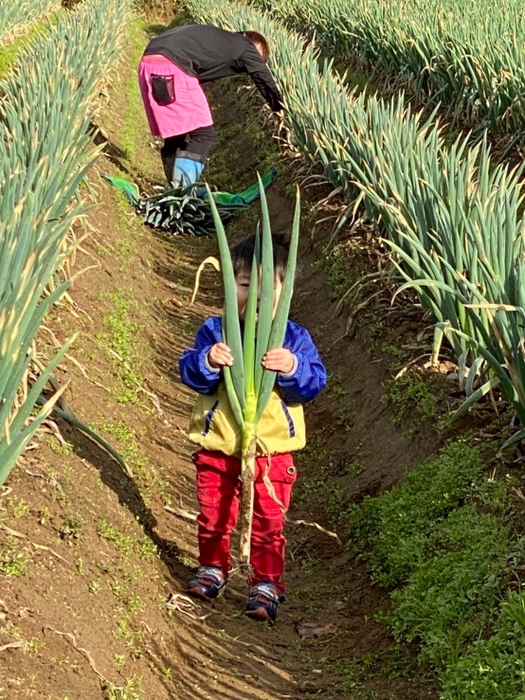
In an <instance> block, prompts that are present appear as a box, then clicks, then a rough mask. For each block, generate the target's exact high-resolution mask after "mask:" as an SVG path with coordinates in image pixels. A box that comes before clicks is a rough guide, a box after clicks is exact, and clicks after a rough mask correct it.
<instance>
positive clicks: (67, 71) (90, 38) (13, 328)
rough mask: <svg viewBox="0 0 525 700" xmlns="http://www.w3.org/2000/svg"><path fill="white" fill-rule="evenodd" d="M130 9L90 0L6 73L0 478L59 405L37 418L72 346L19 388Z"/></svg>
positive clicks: (0, 170)
mask: <svg viewBox="0 0 525 700" xmlns="http://www.w3.org/2000/svg"><path fill="white" fill-rule="evenodd" d="M128 11H129V5H127V3H122V2H118V3H117V2H116V0H112V1H111V2H109V3H108V2H104V3H102V2H100V0H98V1H97V0H87V2H85V3H83V4H82V6H81V7H80V8H79V9H78V10H77V11H76V12H74V13H69V14H65V15H64V17H62V18H61V19H60V20H59V22H58V23H57V24H56V25H53V26H51V25H50V26H49V27H48V29H47V31H46V32H44V33H43V34H40V35H39V36H38V37H36V38H35V39H34V40H33V42H32V44H31V45H30V46H29V47H28V48H27V49H26V50H25V52H24V53H23V54H22V55H21V57H20V60H19V63H18V65H17V67H16V70H15V71H13V72H12V73H11V74H10V75H9V76H8V77H7V78H5V79H4V80H3V81H1V82H0V93H2V95H3V98H2V101H1V103H0V190H1V191H2V201H1V203H0V395H1V396H2V404H1V406H0V484H1V483H3V481H4V480H5V479H6V478H7V475H8V474H9V471H10V469H11V468H12V466H13V464H14V463H15V461H16V459H17V458H18V456H19V455H20V453H21V452H22V450H23V449H24V446H25V444H26V443H27V442H28V440H29V439H30V438H31V436H32V435H33V434H34V432H35V430H36V429H37V428H38V425H39V424H40V423H41V421H42V420H44V419H45V417H46V416H47V415H48V414H49V412H50V411H51V409H52V404H53V401H49V402H48V403H47V404H46V405H45V406H44V407H43V408H42V409H41V410H40V412H39V413H38V414H37V416H36V417H33V418H31V414H32V411H33V407H34V406H35V404H36V402H37V399H38V398H39V395H40V392H41V391H42V389H43V387H44V386H45V384H46V382H47V380H48V378H49V376H50V375H51V373H52V371H53V370H54V368H55V367H56V365H57V364H58V362H59V361H60V359H61V358H62V357H63V354H64V353H65V351H66V349H67V345H66V346H64V347H63V348H62V349H61V350H60V351H59V352H58V353H57V355H55V357H54V358H53V359H52V361H51V363H50V364H49V366H48V367H47V368H46V369H45V370H44V371H43V372H41V374H40V376H39V378H38V379H37V380H36V382H35V383H34V384H33V385H32V387H31V388H30V389H29V391H25V390H22V388H24V389H25V387H24V384H25V383H26V381H27V372H28V368H29V365H30V363H31V357H32V345H33V342H34V339H35V336H36V333H37V331H38V327H39V325H40V323H41V322H42V319H43V318H44V316H45V314H46V313H47V312H48V310H49V309H50V307H51V305H52V304H53V303H54V302H55V301H56V300H57V299H59V298H60V297H61V296H62V294H63V293H64V292H65V291H66V289H67V287H68V285H69V283H68V281H67V280H66V279H65V275H64V274H63V273H62V272H60V269H61V267H62V265H63V262H64V259H65V257H66V255H67V252H68V244H67V241H66V237H67V233H68V230H69V228H70V227H71V225H72V223H73V222H74V221H75V219H76V218H77V217H78V216H79V215H80V214H81V213H82V212H83V210H84V208H83V205H82V202H81V201H80V200H76V199H73V197H74V195H75V193H76V191H77V189H78V186H79V185H80V183H81V182H82V180H83V179H84V177H85V175H86V173H87V171H88V169H89V168H90V167H91V165H92V164H93V162H94V160H95V159H96V157H97V150H96V149H94V148H93V144H92V138H91V135H90V119H91V116H92V108H91V100H92V99H93V94H94V92H95V90H96V88H97V83H98V81H99V80H100V78H101V76H102V75H104V74H105V72H106V70H107V68H108V66H109V64H110V63H111V61H112V60H114V59H115V58H116V56H117V55H118V50H119V37H120V36H121V29H122V28H123V27H124V26H125V25H126V22H127V19H128ZM52 279H53V280H55V281H53V285H52V286H51V289H50V290H48V291H49V293H48V294H47V296H44V290H45V289H46V286H48V285H49V283H50V281H51V280H52ZM56 280H58V283H56ZM28 421H30V422H29V423H28Z"/></svg>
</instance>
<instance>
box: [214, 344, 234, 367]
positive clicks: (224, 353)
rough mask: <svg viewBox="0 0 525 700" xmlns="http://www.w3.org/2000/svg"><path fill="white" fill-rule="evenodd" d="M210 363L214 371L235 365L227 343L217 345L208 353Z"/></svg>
mask: <svg viewBox="0 0 525 700" xmlns="http://www.w3.org/2000/svg"><path fill="white" fill-rule="evenodd" d="M208 362H209V363H210V365H211V366H212V367H213V368H214V369H219V367H224V365H228V366H229V367H231V365H233V356H232V353H231V350H230V348H229V347H228V346H227V345H226V343H215V345H212V346H211V348H210V350H209V352H208Z"/></svg>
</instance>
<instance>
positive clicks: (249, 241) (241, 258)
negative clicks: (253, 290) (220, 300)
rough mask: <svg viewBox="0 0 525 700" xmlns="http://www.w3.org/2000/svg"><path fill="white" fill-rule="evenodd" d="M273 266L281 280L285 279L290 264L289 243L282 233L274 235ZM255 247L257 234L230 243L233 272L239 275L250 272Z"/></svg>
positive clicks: (236, 275)
mask: <svg viewBox="0 0 525 700" xmlns="http://www.w3.org/2000/svg"><path fill="white" fill-rule="evenodd" d="M272 241H273V267H274V270H275V274H276V275H278V276H279V279H280V280H281V282H282V281H283V280H284V274H285V272H286V266H287V265H288V245H287V243H286V242H285V240H284V236H282V235H273V236H272ZM254 249H255V236H250V237H249V238H245V239H243V240H242V241H235V242H233V243H232V244H231V245H230V255H231V259H232V264H233V274H234V275H235V277H238V276H239V275H240V274H241V273H243V272H247V273H248V274H249V273H250V271H251V269H252V263H253V252H254Z"/></svg>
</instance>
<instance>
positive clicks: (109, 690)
mask: <svg viewBox="0 0 525 700" xmlns="http://www.w3.org/2000/svg"><path fill="white" fill-rule="evenodd" d="M140 686H141V679H140V678H135V677H133V678H126V681H125V683H124V685H123V686H117V685H113V683H108V684H107V686H106V688H105V700H142V697H141V696H140V695H139V693H138V691H139V690H140Z"/></svg>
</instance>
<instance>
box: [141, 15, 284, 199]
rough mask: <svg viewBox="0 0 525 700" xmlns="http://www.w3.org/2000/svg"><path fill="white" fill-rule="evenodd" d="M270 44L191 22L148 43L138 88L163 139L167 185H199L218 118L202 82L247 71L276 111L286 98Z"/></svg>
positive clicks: (253, 35) (256, 37)
mask: <svg viewBox="0 0 525 700" xmlns="http://www.w3.org/2000/svg"><path fill="white" fill-rule="evenodd" d="M269 53H270V52H269V47H268V42H267V41H266V39H265V38H264V36H263V35H262V34H259V32H254V31H244V32H230V31H226V30H225V29H220V28H219V27H214V26H211V25H199V24H190V25H186V26H183V27H175V28H174V29H169V30H168V31H166V32H163V33H162V34H160V35H159V36H158V37H156V38H155V39H153V40H152V41H150V43H149V44H148V45H147V47H146V50H145V51H144V55H143V57H142V60H141V62H140V66H139V84H140V90H141V94H142V100H143V102H144V107H145V109H146V114H147V117H148V122H149V126H150V129H151V133H152V134H153V136H161V137H162V138H163V139H164V145H163V147H162V149H161V157H162V164H163V166H164V172H165V173H166V177H167V179H168V182H174V183H175V185H176V186H180V185H182V186H183V187H189V186H190V185H192V184H193V183H194V182H197V181H198V180H199V178H200V176H201V173H202V170H203V168H204V165H205V163H206V157H207V156H208V153H209V152H210V149H211V147H212V144H213V141H214V138H215V129H214V128H213V117H212V114H211V111H210V107H209V105H208V101H207V99H206V96H205V94H204V92H203V90H202V88H201V83H206V82H209V81H211V80H217V79H219V78H225V77H227V76H233V75H238V74H240V73H248V74H249V76H250V77H251V79H252V80H253V82H254V83H255V85H256V86H257V88H258V90H259V92H260V93H261V95H262V96H263V97H264V99H265V100H266V101H267V102H268V104H269V105H270V107H271V109H272V110H273V111H274V112H279V111H280V110H281V109H283V102H282V96H281V93H280V92H279V90H278V88H277V86H276V84H275V82H274V79H273V77H272V74H271V73H270V71H269V70H268V67H267V66H266V61H267V60H268V56H269Z"/></svg>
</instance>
